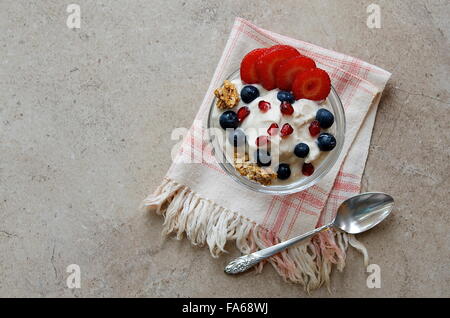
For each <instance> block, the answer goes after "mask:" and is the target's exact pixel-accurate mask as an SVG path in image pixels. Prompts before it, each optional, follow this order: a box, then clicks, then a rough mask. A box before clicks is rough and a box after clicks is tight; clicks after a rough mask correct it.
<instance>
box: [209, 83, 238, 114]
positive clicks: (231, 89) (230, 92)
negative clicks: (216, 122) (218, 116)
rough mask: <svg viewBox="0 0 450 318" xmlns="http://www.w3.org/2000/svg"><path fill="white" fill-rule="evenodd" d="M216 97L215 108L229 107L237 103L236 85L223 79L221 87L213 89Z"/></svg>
mask: <svg viewBox="0 0 450 318" xmlns="http://www.w3.org/2000/svg"><path fill="white" fill-rule="evenodd" d="M214 95H216V97H217V102H216V105H217V108H219V109H231V108H233V107H234V106H236V105H237V104H238V103H239V93H238V91H237V89H236V86H235V85H234V84H233V83H231V82H230V81H227V80H225V81H224V82H223V85H222V87H220V88H218V89H216V90H215V91H214Z"/></svg>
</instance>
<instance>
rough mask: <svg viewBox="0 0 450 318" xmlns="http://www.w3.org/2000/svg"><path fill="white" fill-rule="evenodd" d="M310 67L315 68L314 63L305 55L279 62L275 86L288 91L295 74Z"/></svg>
mask: <svg viewBox="0 0 450 318" xmlns="http://www.w3.org/2000/svg"><path fill="white" fill-rule="evenodd" d="M312 68H316V63H315V62H314V61H313V60H312V59H310V58H309V57H306V56H297V57H294V58H291V59H289V60H286V61H284V62H283V63H281V64H280V67H279V68H278V70H277V73H276V76H275V80H276V83H277V87H278V88H279V89H281V90H284V91H290V90H291V89H292V83H293V82H294V79H295V76H297V75H298V74H299V73H301V72H304V71H307V70H310V69H312Z"/></svg>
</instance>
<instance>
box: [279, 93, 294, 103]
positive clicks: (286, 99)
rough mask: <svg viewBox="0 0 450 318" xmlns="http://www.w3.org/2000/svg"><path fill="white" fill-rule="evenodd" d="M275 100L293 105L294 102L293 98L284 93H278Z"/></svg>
mask: <svg viewBox="0 0 450 318" xmlns="http://www.w3.org/2000/svg"><path fill="white" fill-rule="evenodd" d="M277 98H278V100H279V101H280V102H288V103H291V104H293V103H294V102H295V98H294V96H293V95H292V94H291V93H289V92H286V91H279V92H278V94H277Z"/></svg>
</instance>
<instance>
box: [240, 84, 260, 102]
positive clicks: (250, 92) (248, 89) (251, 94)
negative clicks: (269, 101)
mask: <svg viewBox="0 0 450 318" xmlns="http://www.w3.org/2000/svg"><path fill="white" fill-rule="evenodd" d="M258 97H259V91H258V89H257V88H256V87H255V86H252V85H246V86H244V87H242V89H241V99H242V101H243V102H244V103H246V104H249V103H251V102H253V101H254V100H255V99H256V98H258Z"/></svg>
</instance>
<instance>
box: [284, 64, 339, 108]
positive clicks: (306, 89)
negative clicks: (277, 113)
mask: <svg viewBox="0 0 450 318" xmlns="http://www.w3.org/2000/svg"><path fill="white" fill-rule="evenodd" d="M330 90H331V81H330V77H329V76H328V73H327V72H325V71H324V70H322V69H320V68H313V69H310V70H308V71H304V72H302V73H299V74H298V75H297V76H296V77H295V79H294V83H293V84H292V92H293V93H294V97H295V99H296V100H298V99H301V98H306V99H310V100H315V101H318V100H322V99H325V98H326V97H327V96H328V94H329V93H330Z"/></svg>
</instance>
